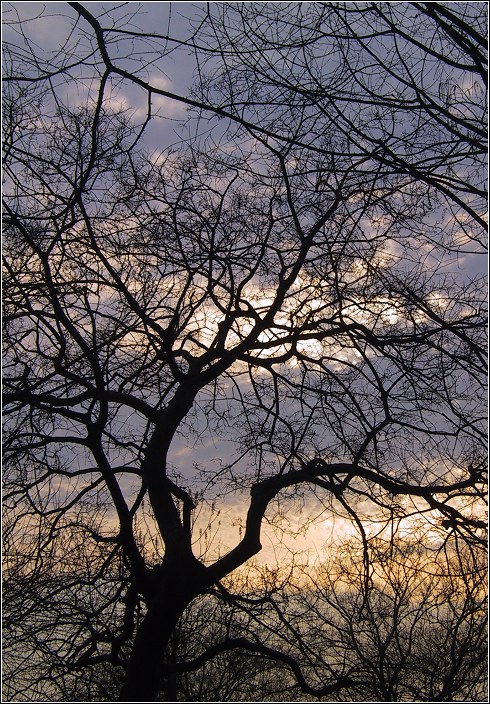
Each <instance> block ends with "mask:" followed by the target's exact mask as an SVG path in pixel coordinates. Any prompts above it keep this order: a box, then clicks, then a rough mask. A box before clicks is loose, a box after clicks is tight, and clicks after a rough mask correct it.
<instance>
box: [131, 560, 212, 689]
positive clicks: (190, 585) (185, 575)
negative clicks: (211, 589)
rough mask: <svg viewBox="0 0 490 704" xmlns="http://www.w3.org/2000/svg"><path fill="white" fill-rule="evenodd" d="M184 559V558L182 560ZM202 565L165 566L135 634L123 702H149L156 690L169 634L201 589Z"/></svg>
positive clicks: (158, 686) (161, 673) (158, 685)
mask: <svg viewBox="0 0 490 704" xmlns="http://www.w3.org/2000/svg"><path fill="white" fill-rule="evenodd" d="M184 562H185V560H184ZM203 570H204V568H203V566H202V565H200V564H199V563H198V562H197V560H196V561H195V564H192V565H187V566H184V567H183V566H182V564H181V565H176V564H175V563H174V564H173V568H170V566H168V565H167V566H166V569H165V570H164V572H165V574H163V571H162V575H161V578H159V579H158V586H157V587H156V589H155V596H154V597H153V599H152V600H151V601H150V602H149V604H148V611H147V613H146V615H145V618H144V619H143V621H142V623H141V626H140V627H139V629H138V632H137V634H136V637H135V640H134V644H133V650H132V653H131V658H130V660H129V666H128V670H127V673H126V680H125V682H124V685H123V687H122V690H121V694H120V697H119V700H120V701H124V702H152V701H155V700H156V697H157V695H158V693H159V691H160V683H161V679H162V675H163V668H164V655H165V650H166V648H167V645H168V643H169V640H170V637H171V635H172V633H173V631H174V629H175V626H176V625H177V622H178V620H179V618H180V617H181V616H182V614H183V612H184V611H185V609H186V607H187V606H188V605H189V604H190V602H191V601H192V600H193V599H194V598H195V597H196V596H197V595H198V594H200V593H201V592H202V590H203V589H204V586H205V585H204V583H203V579H202V577H203Z"/></svg>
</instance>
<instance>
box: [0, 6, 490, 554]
mask: <svg viewBox="0 0 490 704" xmlns="http://www.w3.org/2000/svg"><path fill="white" fill-rule="evenodd" d="M85 4H86V5H87V7H88V9H89V10H90V11H91V12H92V13H93V14H95V15H97V14H99V12H101V11H102V10H105V11H107V18H106V23H107V22H109V20H110V17H111V15H112V14H115V15H117V16H120V15H121V13H122V12H128V13H131V12H133V11H135V10H137V12H138V18H137V25H138V27H139V28H141V29H142V30H148V31H154V30H155V28H157V29H158V31H162V32H165V33H166V32H167V31H168V33H169V34H171V35H173V36H176V37H182V38H185V37H187V36H188V31H189V30H188V19H189V18H190V17H194V15H195V9H194V8H195V7H196V6H197V8H198V10H203V9H204V8H205V4H204V3H188V2H180V3H179V2H173V3H142V4H141V5H140V4H138V3H128V4H127V5H126V6H125V7H122V6H120V3H85ZM9 5H11V6H13V7H14V8H15V10H16V12H18V13H19V16H20V17H21V19H22V21H23V25H24V28H25V31H26V32H29V31H30V28H31V27H34V24H32V25H31V21H30V18H33V17H36V16H37V15H38V13H39V11H40V10H41V9H42V8H44V7H45V8H46V10H45V14H46V18H45V19H44V20H43V21H40V22H36V23H35V42H36V45H37V46H38V49H37V51H40V52H49V51H56V50H57V49H58V47H59V46H60V45H64V42H65V40H66V38H67V37H68V34H69V31H70V27H71V21H70V20H69V19H67V17H73V16H74V15H75V13H74V11H73V10H71V8H69V7H68V6H67V4H66V3H64V2H63V3H61V2H54V3H53V2H51V3H38V2H35V3H32V2H22V3H11V4H9V3H3V7H2V9H3V13H4V19H6V20H7V21H8V18H9ZM79 22H80V27H83V24H84V20H82V19H81V20H80V21H79ZM11 31H12V30H9V28H8V27H7V28H6V29H5V38H8V36H9V32H10V33H11ZM70 41H73V38H70ZM119 52H120V54H121V55H123V54H125V53H126V50H125V47H124V44H123V45H122V46H121V47H120V48H119ZM131 56H132V61H135V60H136V59H135V56H134V54H131ZM129 65H132V64H131V63H130V64H129ZM194 70H195V63H194V60H193V58H192V56H190V55H189V52H188V50H187V49H180V50H176V51H175V52H173V53H171V54H170V55H168V56H166V57H164V58H163V59H162V60H161V61H160V62H159V63H158V64H154V65H152V66H151V67H149V68H148V74H149V77H150V78H151V82H152V84H153V85H156V86H158V87H162V88H165V89H166V90H169V91H174V92H176V93H179V94H181V93H182V94H186V93H187V91H188V90H189V87H190V85H191V83H192V79H193V74H194ZM68 90H69V91H71V92H70V93H68V94H67V95H66V98H67V100H69V102H71V104H72V105H76V104H77V103H80V104H83V102H84V98H85V94H86V93H85V90H84V86H83V82H80V83H79V84H78V85H77V86H76V87H75V86H73V85H70V86H69V88H68ZM107 105H109V106H112V107H114V108H117V107H118V106H120V107H127V108H129V109H130V111H131V112H132V113H133V115H134V118H135V120H136V121H138V120H143V119H144V116H145V114H146V95H145V94H144V93H143V91H141V90H140V89H138V88H137V87H135V86H134V85H132V84H129V83H127V82H124V83H122V84H121V85H120V86H119V88H118V90H117V91H116V90H114V92H113V94H112V95H111V97H110V99H109V100H108V101H107ZM153 109H154V110H156V111H158V115H159V119H155V120H153V122H152V124H151V125H150V127H149V128H148V130H147V131H146V134H145V142H144V143H145V147H146V148H147V149H148V151H149V152H150V153H152V154H153V158H154V159H155V160H157V159H158V158H159V155H160V154H161V152H162V151H164V150H165V149H166V148H167V147H169V145H171V144H173V143H175V142H178V141H179V139H180V137H179V132H178V127H179V124H178V122H177V121H178V120H179V119H181V118H185V117H186V114H187V113H186V109H185V107H184V106H183V105H182V104H180V103H177V102H175V101H171V100H169V99H168V98H165V97H159V96H156V97H155V99H154V105H153ZM477 262H478V264H477ZM480 262H481V258H480V257H478V258H477V257H473V256H471V255H467V257H466V258H465V260H464V262H462V263H461V266H463V267H464V269H465V271H466V272H467V273H470V272H473V271H474V272H475V273H477V272H478V271H480V270H481V269H480V267H481V263H480ZM385 315H387V316H388V318H389V317H390V316H391V317H392V318H394V319H396V311H395V312H393V311H392V310H391V309H390V311H389V312H388V313H385ZM227 453H228V448H227V444H226V442H224V441H218V440H216V439H215V438H212V437H207V438H205V439H204V440H203V441H202V442H200V443H198V444H197V445H195V446H192V445H191V446H190V445H189V443H188V441H187V439H186V438H185V437H182V436H177V437H176V439H175V441H174V443H173V445H172V453H171V463H172V465H173V467H174V468H175V469H176V470H177V471H178V472H181V473H182V474H183V475H184V476H189V475H190V473H191V472H192V463H193V461H195V460H196V458H197V461H198V462H199V463H202V464H205V463H210V464H211V465H212V464H213V462H214V460H215V459H219V458H222V457H223V456H226V455H227ZM306 513H307V514H308V515H316V518H315V520H314V522H313V524H312V525H311V527H310V528H309V529H308V530H307V531H306V533H305V534H304V535H301V534H300V535H299V536H298V537H297V538H296V539H295V541H294V544H295V547H296V548H298V549H300V550H303V549H304V550H311V551H312V554H315V553H317V551H318V550H321V549H322V548H323V546H327V545H328V544H329V541H330V540H331V539H332V536H333V535H334V537H335V538H336V539H337V540H339V539H342V538H343V537H344V536H345V537H348V536H349V535H350V534H351V532H352V528H351V525H350V524H349V523H348V522H347V521H344V520H343V519H341V518H338V517H337V518H333V517H332V515H331V514H330V513H329V512H328V509H324V508H323V507H322V506H321V505H320V504H319V503H318V501H317V500H316V499H314V498H311V499H308V502H307V508H306ZM240 517H241V518H242V519H244V504H243V503H242V501H241V500H240V499H239V498H238V497H235V498H233V499H229V500H227V502H226V504H225V506H224V508H223V511H222V513H221V515H220V517H219V518H218V519H217V520H220V521H221V522H222V524H221V526H220V529H221V537H220V538H219V540H221V541H222V543H226V544H227V546H228V547H231V546H232V545H233V544H234V543H235V542H236V541H237V539H238V538H239V520H240ZM199 520H200V521H201V524H202V526H204V525H205V524H207V522H208V520H209V515H208V514H206V509H203V512H202V514H201V518H200V519H199ZM407 520H408V524H410V520H411V519H407ZM294 523H295V521H294V520H293V524H294ZM296 524H297V527H298V530H299V529H300V527H301V524H302V522H301V517H300V516H299V514H298V520H297V521H296ZM264 536H265V537H264V551H263V556H262V558H261V559H265V560H271V559H277V560H278V561H280V560H281V559H282V558H281V556H275V554H274V553H275V548H276V546H277V541H276V538H275V536H274V533H273V531H272V530H270V529H268V528H267V526H265V528H264ZM311 546H313V547H311Z"/></svg>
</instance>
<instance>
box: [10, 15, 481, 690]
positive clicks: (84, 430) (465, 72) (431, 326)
mask: <svg viewBox="0 0 490 704" xmlns="http://www.w3.org/2000/svg"><path fill="white" fill-rule="evenodd" d="M69 5H70V7H71V10H70V12H71V14H70V16H69V17H67V18H66V23H67V24H66V27H67V35H66V36H67V39H66V41H64V40H62V39H60V41H59V42H57V44H56V48H55V49H54V50H49V51H48V50H43V49H41V48H40V47H39V46H38V45H37V44H35V43H33V41H31V39H30V36H31V31H34V30H33V28H34V27H35V26H36V23H35V22H34V23H32V22H23V21H21V20H19V19H18V18H16V16H15V12H16V6H15V4H14V5H12V7H11V10H10V15H8V14H7V28H8V30H9V31H10V40H7V41H6V43H5V58H4V66H5V69H6V72H7V76H6V79H5V95H4V131H5V135H4V175H5V189H4V230H5V235H4V251H5V264H4V372H5V381H4V387H5V393H4V402H5V440H6V442H5V449H4V453H5V459H6V463H7V469H6V473H5V492H4V495H5V500H6V510H7V512H8V513H9V515H10V516H11V518H10V519H9V520H10V521H11V522H10V523H9V526H11V537H12V540H11V542H9V545H11V546H12V554H11V555H9V556H8V558H7V562H6V565H7V579H9V578H10V577H9V571H10V569H11V570H12V581H11V585H12V589H13V597H12V603H13V604H15V602H16V599H18V598H20V601H18V602H17V603H18V606H17V607H16V608H17V609H18V610H17V613H18V615H19V617H20V616H22V615H23V613H24V611H25V609H24V606H23V604H26V603H29V610H30V611H29V613H30V621H29V622H28V623H29V624H30V625H28V626H27V627H26V628H25V629H24V630H22V628H23V627H22V626H17V625H16V623H15V609H14V611H13V613H14V618H13V621H12V629H13V631H12V632H13V633H14V637H13V640H14V641H15V638H16V637H18V638H19V639H20V640H21V642H23V643H27V642H29V643H30V644H32V645H31V646H30V647H32V648H33V649H34V650H35V649H36V648H37V649H38V650H37V652H39V653H40V655H39V656H40V657H41V656H42V653H43V652H44V653H45V654H46V657H48V659H49V658H52V657H54V658H55V661H56V662H53V663H51V665H50V667H51V669H50V675H49V677H48V679H49V682H48V684H47V685H46V686H48V687H51V688H52V691H53V690H56V691H58V692H59V691H60V687H61V686H62V685H63V682H64V679H63V678H64V677H65V674H63V673H78V674H76V677H79V678H80V681H83V682H84V683H87V682H89V681H90V677H91V676H92V675H90V674H87V673H92V674H93V673H94V672H100V668H101V667H103V668H104V667H108V666H112V668H114V671H116V672H119V673H123V674H122V675H121V677H122V678H123V679H124V685H123V687H122V692H121V698H122V699H123V700H129V701H151V700H153V699H155V697H156V696H157V695H158V692H159V689H160V686H161V682H162V681H166V682H168V679H169V677H168V676H169V673H170V672H171V671H172V668H173V670H175V663H171V666H170V665H168V663H166V660H165V658H164V653H165V651H166V648H168V644H169V642H171V638H172V634H173V633H174V631H175V628H176V625H177V623H178V622H179V619H180V618H181V616H182V614H183V613H184V612H185V610H186V608H187V607H188V606H189V605H190V604H192V602H193V601H194V600H195V599H197V598H198V597H199V596H200V595H202V594H205V593H206V592H208V591H209V590H210V589H212V588H213V585H216V584H217V583H219V582H220V580H222V579H224V578H225V577H226V576H227V575H229V574H230V573H232V572H233V571H234V570H236V569H237V568H239V567H240V566H241V565H243V564H244V563H245V562H246V561H247V560H248V559H249V558H250V557H252V556H253V555H255V554H256V553H257V552H258V551H259V550H260V549H261V543H260V531H261V524H262V520H263V518H264V515H265V513H266V511H268V507H269V504H271V502H272V501H274V502H275V501H276V500H277V501H281V502H282V501H283V502H287V500H288V497H289V498H294V497H296V498H298V497H301V496H302V493H304V492H306V493H308V494H310V495H311V494H316V496H317V497H318V500H319V501H320V502H322V503H323V505H324V507H325V510H328V511H331V512H334V513H339V514H343V515H345V516H346V517H347V518H348V519H349V520H352V521H354V523H355V524H356V525H357V526H358V528H359V530H360V531H361V532H362V530H363V529H362V525H363V520H364V519H365V517H366V516H369V515H372V514H373V513H376V514H377V515H378V517H379V520H380V521H383V520H385V517H387V516H391V517H393V515H396V516H397V518H399V519H400V520H401V519H402V518H403V517H404V516H406V515H407V514H409V513H410V512H412V511H417V512H419V511H420V512H424V511H425V512H429V513H430V515H431V517H432V518H433V519H434V520H438V521H445V525H444V527H445V528H447V530H448V532H451V534H455V535H458V536H460V537H461V538H464V539H466V540H467V541H468V542H469V543H471V544H476V543H478V542H479V541H480V542H481V541H482V535H481V532H482V529H483V528H484V521H483V520H482V516H481V513H480V511H481V509H480V504H481V500H482V498H483V497H484V484H483V470H484V457H485V452H484V445H483V443H484V434H485V427H484V422H483V416H484V411H483V410H482V408H483V406H482V401H483V390H484V381H485V376H484V351H485V343H484V339H483V337H484V332H485V315H484V290H483V287H482V278H481V275H480V274H479V273H478V272H479V271H480V270H479V268H478V266H477V265H475V264H474V260H475V259H476V255H477V254H480V253H481V251H482V247H481V245H480V239H481V238H480V234H481V227H482V215H481V198H482V195H483V194H482V186H481V183H482V180H483V173H482V170H481V162H482V152H481V147H480V142H478V140H477V138H479V137H480V136H481V135H480V132H481V127H482V123H481V112H480V111H481V109H482V104H484V98H483V93H482V92H481V88H480V83H477V81H478V80H480V74H481V73H482V70H483V54H482V49H481V47H480V44H479V42H480V39H481V40H482V41H483V38H482V31H483V30H482V22H481V18H480V16H479V15H480V13H479V10H480V9H481V8H480V5H479V4H477V3H465V4H463V5H461V6H458V7H456V8H454V7H453V6H451V8H449V7H446V6H443V5H437V7H436V8H434V5H433V4H428V5H420V4H418V3H413V4H408V5H407V7H405V5H404V6H403V7H402V9H396V8H391V6H390V7H388V6H385V5H382V6H378V5H373V6H371V5H369V6H364V5H362V6H359V7H357V6H353V7H352V9H351V7H350V5H349V6H345V7H344V6H332V7H331V6H327V5H323V4H311V5H308V6H307V7H306V6H303V5H298V4H294V5H291V6H289V5H282V4H281V5H267V4H265V5H258V6H257V7H255V6H249V5H233V4H232V5H231V6H228V5H226V6H215V5H212V6H211V9H210V10H209V11H207V10H206V11H205V12H204V14H203V16H202V18H201V20H202V21H201V23H200V24H199V26H198V27H197V29H196V30H195V31H194V32H193V33H192V34H191V35H189V36H188V38H187V39H186V40H182V39H179V38H175V39H172V37H170V36H168V35H164V33H163V32H161V33H157V32H154V33H149V32H146V31H143V30H142V31H141V32H139V31H138V30H136V29H134V26H133V25H132V24H131V23H130V22H129V20H128V18H126V17H125V16H124V12H125V10H123V7H124V6H121V8H115V9H114V10H111V11H110V12H109V13H106V12H103V13H102V14H101V15H100V17H99V18H98V19H97V17H96V16H95V15H94V14H92V13H91V11H90V10H89V9H87V8H86V7H84V6H82V5H81V4H79V3H69ZM390 8H391V9H390ZM397 13H398V14H397ZM400 13H401V14H400ZM138 16H139V15H138V12H136V13H135V14H134V16H133V17H132V18H131V19H132V22H133V23H134V22H136V23H137V22H138ZM9 17H10V18H12V17H13V19H10V20H9ZM397 18H398V19H397ZM38 20H39V21H40V22H45V21H47V18H45V17H44V16H43V13H41V15H40V17H39V18H38ZM373 23H374V24H373ZM342 28H343V29H342ZM367 28H369V30H367ZM340 29H342V31H340ZM179 46H180V47H189V48H190V50H191V51H192V52H193V53H194V55H195V56H196V60H197V65H198V67H199V72H198V74H197V75H198V81H197V83H196V85H195V87H194V89H193V91H192V92H191V93H190V94H189V95H184V94H179V93H176V92H171V91H169V90H166V89H163V88H162V87H161V81H160V82H159V81H158V80H156V79H155V78H154V73H152V72H155V71H157V70H158V68H159V67H161V65H162V61H164V60H166V59H167V58H168V57H169V56H170V55H171V54H172V52H174V51H176V50H177V47H179ZM470 77H471V82H468V81H469V80H470ZM121 88H122V89H125V88H128V89H129V88H131V89H133V90H136V89H137V90H139V91H142V92H143V93H145V94H146V95H147V97H148V111H147V113H146V115H145V116H144V117H143V118H142V119H140V121H139V122H138V115H137V114H135V115H131V114H130V110H129V109H127V108H124V106H122V107H121V105H119V107H118V106H117V91H118V90H119V89H121ZM162 98H166V99H172V100H174V101H180V102H181V103H183V104H185V105H187V106H189V108H190V109H191V113H190V116H189V120H188V121H187V126H185V125H184V126H183V127H182V132H181V138H180V142H179V143H178V144H177V146H174V147H172V148H168V149H166V150H163V151H161V152H160V153H157V152H155V150H153V151H152V152H151V150H150V149H149V147H148V145H145V138H146V137H147V135H149V134H150V132H151V129H152V128H153V126H154V123H155V120H154V119H153V118H154V116H155V104H154V103H155V100H156V99H160V100H161V99H162ZM156 117H158V116H156ZM204 118H206V121H207V123H208V122H209V125H208V127H207V129H206V131H203V130H202V129H201V128H202V127H203V124H204V123H203V119H204ZM218 118H221V119H220V120H219V119H218ZM215 122H216V124H215ZM463 256H466V257H467V258H470V256H471V264H472V267H473V268H472V269H471V270H470V269H465V268H464V266H462V265H461V261H462V257H463ZM468 260H469V259H467V261H468ZM184 439H185V440H186V442H187V443H188V447H195V448H197V447H198V443H199V442H203V439H208V440H212V441H213V442H216V443H219V442H220V443H221V445H220V449H219V450H218V451H217V452H221V458H220V460H209V461H207V460H206V458H204V459H201V458H200V456H199V451H198V449H196V450H195V451H196V454H195V456H194V458H193V459H192V460H191V461H190V463H189V466H188V467H186V468H184V469H182V466H180V467H178V466H177V465H176V458H175V457H176V453H177V450H178V443H183V442H184ZM225 444H226V448H227V449H226V451H225V450H224V448H225ZM174 453H175V455H174ZM196 465H197V466H196ZM244 491H246V492H247V493H249V499H248V508H247V509H245V510H247V513H246V518H245V519H244V529H243V533H242V535H241V537H240V539H239V541H238V542H237V544H236V545H235V547H233V548H232V549H231V550H228V551H225V550H222V551H221V553H220V554H219V555H218V556H217V557H216V558H215V559H214V558H212V557H211V556H210V555H208V556H206V555H202V554H201V553H200V547H199V541H198V540H197V537H198V536H196V535H195V534H193V515H194V512H195V510H196V506H197V504H198V502H199V501H201V502H202V501H204V500H208V501H209V502H210V503H212V502H214V503H216V502H224V503H225V504H226V501H227V497H228V496H229V495H230V494H235V495H237V496H238V495H240V496H242V498H243V492H244ZM434 517H435V518H434ZM386 520H387V518H386ZM43 580H46V581H44V582H43ZM22 585H24V586H22ZM50 585H51V586H50ZM53 585H54V586H53ZM19 588H21V589H24V590H25V591H24V592H23V593H22V594H21V596H20V597H18V596H16V594H17V595H18V592H17V589H19ZM50 589H54V592H55V595H54V596H53V595H52V594H51V595H50ZM24 599H27V602H26V601H24ZM44 620H45V623H44V625H43V626H42V627H40V628H39V629H38V630H37V634H40V633H42V637H41V635H36V626H37V625H39V626H40V624H41V623H42V622H43V621H44ZM25 623H27V622H26V621H24V624H25ZM17 628H18V629H20V630H17V631H16V630H15V629H17ZM21 632H22V635H18V636H17V635H16V634H20V633H21ZM235 646H236V647H239V646H240V644H239V643H236V644H235ZM255 648H256V652H258V653H261V654H262V655H263V656H271V655H273V654H272V653H271V652H269V651H268V648H267V645H265V644H262V645H261V644H260V643H258V642H257V643H256V644H255ZM274 657H276V659H279V660H280V659H281V658H282V662H283V663H284V666H285V667H287V668H288V669H289V670H290V671H291V672H292V673H293V674H294V676H295V677H296V680H297V682H298V683H299V684H300V686H301V687H302V689H303V691H305V692H307V693H310V694H314V695H315V696H327V695H331V694H334V693H335V692H339V691H342V690H343V689H344V688H346V687H349V686H351V685H352V682H351V680H350V679H349V677H348V676H347V677H346V676H344V674H343V672H342V670H341V669H336V668H334V667H332V668H331V669H330V672H329V676H328V678H327V679H326V680H324V681H323V682H322V684H321V685H320V686H316V685H311V684H309V683H308V681H307V679H306V678H305V676H304V674H303V672H302V670H301V666H300V663H299V662H298V661H297V660H295V659H294V657H293V656H291V655H289V654H288V653H287V652H283V653H282V654H281V653H280V652H275V653H274ZM15 667H17V665H15ZM63 668H64V669H63ZM110 671H111V670H110V667H109V668H108V670H107V672H110ZM43 678H44V679H45V676H44V675H42V676H40V679H39V680H38V682H37V683H36V685H35V687H34V690H33V689H32V686H31V684H30V683H29V682H27V681H26V678H25V673H22V674H21V676H20V679H19V682H20V684H18V685H16V684H15V678H13V677H12V678H11V679H10V684H11V689H10V694H11V696H12V697H13V698H15V697H16V696H19V695H21V694H22V693H29V695H30V696H32V695H33V693H34V694H35V695H36V696H42V694H41V691H42V687H43V686H44V685H43V684H42V681H44V679H43ZM162 678H163V679H162ZM115 680H117V677H115ZM97 686H98V685H97ZM57 688H58V689H57ZM168 696H171V695H170V694H169V695H168Z"/></svg>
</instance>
